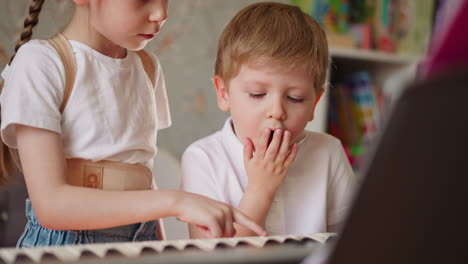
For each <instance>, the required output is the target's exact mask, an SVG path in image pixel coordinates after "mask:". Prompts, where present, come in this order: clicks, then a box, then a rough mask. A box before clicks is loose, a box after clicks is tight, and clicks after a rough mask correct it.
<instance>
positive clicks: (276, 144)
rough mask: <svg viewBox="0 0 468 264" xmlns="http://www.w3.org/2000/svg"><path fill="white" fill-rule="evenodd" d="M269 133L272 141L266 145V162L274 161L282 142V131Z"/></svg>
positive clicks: (277, 130)
mask: <svg viewBox="0 0 468 264" xmlns="http://www.w3.org/2000/svg"><path fill="white" fill-rule="evenodd" d="M271 133H273V137H270V138H272V140H271V142H270V145H268V148H267V151H266V155H265V158H266V159H268V160H275V158H276V155H277V154H278V150H279V148H280V145H281V142H282V138H283V131H282V130H281V129H276V130H275V131H272V132H271Z"/></svg>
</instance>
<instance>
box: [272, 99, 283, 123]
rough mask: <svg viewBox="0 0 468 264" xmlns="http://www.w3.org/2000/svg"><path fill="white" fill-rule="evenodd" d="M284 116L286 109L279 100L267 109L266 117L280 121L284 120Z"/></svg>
mask: <svg viewBox="0 0 468 264" xmlns="http://www.w3.org/2000/svg"><path fill="white" fill-rule="evenodd" d="M286 117H287V116H286V110H285V108H284V105H283V102H282V101H281V100H278V101H276V102H274V103H273V104H272V105H271V107H269V109H268V110H267V118H271V119H275V120H281V121H282V120H285V119H286Z"/></svg>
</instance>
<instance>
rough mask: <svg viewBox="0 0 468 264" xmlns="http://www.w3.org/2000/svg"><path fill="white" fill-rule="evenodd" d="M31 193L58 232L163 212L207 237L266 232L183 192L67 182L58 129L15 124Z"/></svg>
mask: <svg viewBox="0 0 468 264" xmlns="http://www.w3.org/2000/svg"><path fill="white" fill-rule="evenodd" d="M16 136H17V142H18V149H19V155H20V159H21V163H22V167H23V173H24V177H25V181H26V185H27V187H28V193H29V197H30V199H31V203H32V205H33V208H34V210H35V212H36V215H37V218H38V220H39V222H40V224H41V225H42V226H44V227H46V228H50V229H57V230H86V229H101V228H110V227H114V226H120V225H126V224H131V223H137V222H144V221H150V220H154V219H159V218H163V217H167V216H176V217H178V218H179V219H180V220H182V221H185V222H188V223H194V224H196V225H199V226H202V227H203V230H205V234H206V235H207V236H209V237H220V236H232V235H233V230H234V229H233V223H238V224H240V225H243V226H246V227H247V228H249V229H252V230H254V232H256V233H257V234H259V235H262V234H264V232H265V231H264V230H263V229H262V228H261V227H260V226H259V225H257V224H255V223H254V222H252V221H251V220H250V219H248V218H247V217H246V216H245V215H244V214H242V213H240V212H239V211H237V210H236V209H233V208H232V207H230V206H229V205H226V204H223V203H220V202H217V201H214V200H211V199H208V198H205V197H203V196H200V195H196V194H190V193H185V192H181V191H169V190H168V191H157V190H144V191H109V190H100V189H91V188H83V187H75V186H71V185H68V184H67V183H66V181H65V175H64V173H65V166H66V162H65V157H64V154H63V146H62V139H61V136H60V135H59V134H58V133H55V132H52V131H49V130H44V129H39V128H33V127H28V126H23V125H16Z"/></svg>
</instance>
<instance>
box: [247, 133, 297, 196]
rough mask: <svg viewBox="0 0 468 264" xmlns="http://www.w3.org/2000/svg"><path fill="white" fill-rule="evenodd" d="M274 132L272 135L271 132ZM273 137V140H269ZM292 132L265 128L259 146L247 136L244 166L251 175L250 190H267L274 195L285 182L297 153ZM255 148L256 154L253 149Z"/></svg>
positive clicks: (249, 175)
mask: <svg viewBox="0 0 468 264" xmlns="http://www.w3.org/2000/svg"><path fill="white" fill-rule="evenodd" d="M271 133H273V135H272V136H270V134H271ZM270 138H271V142H270V144H269V145H268V142H269V140H270ZM290 142H291V132H289V131H287V130H285V131H284V132H283V130H281V129H276V130H275V131H271V130H270V129H265V130H264V131H263V132H262V133H261V134H260V139H259V142H258V146H255V147H254V145H253V143H252V141H251V140H250V139H249V138H247V139H246V142H245V143H244V166H245V170H246V172H247V176H248V177H249V183H248V187H247V189H248V190H252V191H253V192H257V191H259V190H261V191H262V192H267V194H269V195H270V196H274V194H275V193H276V190H277V189H278V187H279V186H280V184H281V183H282V182H283V179H284V177H285V176H286V173H287V172H288V169H289V167H290V166H291V164H292V163H293V161H294V159H295V158H296V154H297V143H294V144H292V146H291V148H289V144H290ZM254 149H255V155H254V154H253V151H254Z"/></svg>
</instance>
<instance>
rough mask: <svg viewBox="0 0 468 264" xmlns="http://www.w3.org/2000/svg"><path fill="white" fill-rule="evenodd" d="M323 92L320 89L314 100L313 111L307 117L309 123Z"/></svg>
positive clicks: (312, 118)
mask: <svg viewBox="0 0 468 264" xmlns="http://www.w3.org/2000/svg"><path fill="white" fill-rule="evenodd" d="M324 91H325V89H324V88H322V89H320V91H319V92H318V94H317V97H316V98H315V105H314V111H312V115H310V117H309V121H312V120H314V113H315V108H316V107H317V104H318V102H319V101H320V98H322V95H323V92H324Z"/></svg>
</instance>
